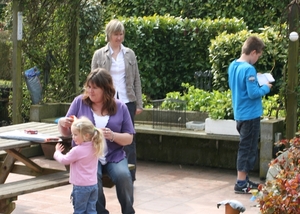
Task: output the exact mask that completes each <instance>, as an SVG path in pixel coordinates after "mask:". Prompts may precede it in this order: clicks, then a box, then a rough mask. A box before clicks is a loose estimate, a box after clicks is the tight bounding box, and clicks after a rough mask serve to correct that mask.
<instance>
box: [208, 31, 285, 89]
mask: <svg viewBox="0 0 300 214" xmlns="http://www.w3.org/2000/svg"><path fill="white" fill-rule="evenodd" d="M250 35H257V36H258V37H259V38H261V39H262V40H263V41H264V43H265V45H266V48H265V50H264V52H263V55H262V56H261V58H260V59H259V60H258V61H257V63H256V64H255V67H256V69H257V72H260V73H265V72H271V73H272V74H273V76H274V78H275V80H276V81H275V83H274V84H273V87H272V92H271V94H277V93H279V91H280V88H281V87H282V86H283V82H284V79H282V77H284V76H285V75H284V73H285V66H286V64H287V50H288V39H287V38H286V36H285V35H282V34H280V33H279V31H276V30H274V29H273V28H266V29H264V30H263V31H262V32H261V33H259V34H258V33H255V34H253V33H251V32H250V31H246V30H244V31H240V32H238V33H235V34H227V33H225V32H224V33H222V34H220V35H219V36H217V37H216V38H215V39H214V40H212V42H211V44H210V46H209V58H210V62H211V64H212V71H213V73H214V81H213V88H214V89H215V90H221V91H225V90H227V89H228V74H227V69H228V66H229V64H230V62H231V61H232V60H234V59H236V58H239V56H240V54H241V48H242V45H243V43H244V41H245V40H246V39H247V38H248V37H249V36H250Z"/></svg>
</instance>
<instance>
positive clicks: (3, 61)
mask: <svg viewBox="0 0 300 214" xmlns="http://www.w3.org/2000/svg"><path fill="white" fill-rule="evenodd" d="M0 24H1V23H0ZM10 35H11V33H10V32H9V31H5V30H1V26H0V50H1V51H0V65H1V66H0V79H5V80H11V79H12V75H11V70H12V60H11V59H12V58H11V57H12V56H11V52H12V42H11V40H10Z"/></svg>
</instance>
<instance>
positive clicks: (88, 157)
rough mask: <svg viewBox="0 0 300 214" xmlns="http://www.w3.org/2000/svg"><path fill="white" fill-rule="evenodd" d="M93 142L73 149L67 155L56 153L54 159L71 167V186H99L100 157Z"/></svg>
mask: <svg viewBox="0 0 300 214" xmlns="http://www.w3.org/2000/svg"><path fill="white" fill-rule="evenodd" d="M95 152H96V150H95V148H94V146H93V143H92V142H84V143H83V144H81V145H78V146H75V147H73V148H72V149H71V150H70V151H69V152H68V153H67V154H65V155H64V154H62V153H61V152H59V151H55V153H54V155H53V157H54V159H55V160H57V161H58V162H59V163H62V164H64V165H70V178H69V181H70V183H71V184H74V185H77V186H91V185H95V184H97V169H98V157H97V156H96V155H95Z"/></svg>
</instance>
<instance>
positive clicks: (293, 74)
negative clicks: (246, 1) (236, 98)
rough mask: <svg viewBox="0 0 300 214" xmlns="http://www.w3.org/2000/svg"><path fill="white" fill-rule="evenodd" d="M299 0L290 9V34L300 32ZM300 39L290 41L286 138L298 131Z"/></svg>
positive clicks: (295, 0) (290, 137)
mask: <svg viewBox="0 0 300 214" xmlns="http://www.w3.org/2000/svg"><path fill="white" fill-rule="evenodd" d="M298 7H299V5H298V0H294V1H292V3H291V4H290V7H289V23H288V24H289V33H291V32H293V31H295V32H298V33H299V31H298V28H299V24H298V23H299V8H298ZM298 49H299V39H298V40H297V41H289V48H288V74H287V76H288V77H287V95H286V96H287V101H286V105H287V106H286V138H287V139H292V138H293V137H295V134H296V129H297V91H296V89H297V86H298V70H299V68H298V62H299V54H298Z"/></svg>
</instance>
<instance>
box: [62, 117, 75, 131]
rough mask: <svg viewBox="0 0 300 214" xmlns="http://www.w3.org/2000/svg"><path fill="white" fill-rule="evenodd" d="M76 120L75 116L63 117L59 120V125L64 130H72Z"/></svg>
mask: <svg viewBox="0 0 300 214" xmlns="http://www.w3.org/2000/svg"><path fill="white" fill-rule="evenodd" d="M74 119H75V118H74V116H73V117H72V116H70V117H62V118H60V119H59V121H58V124H59V125H60V126H62V127H64V128H70V127H71V126H72V123H73V122H74Z"/></svg>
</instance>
